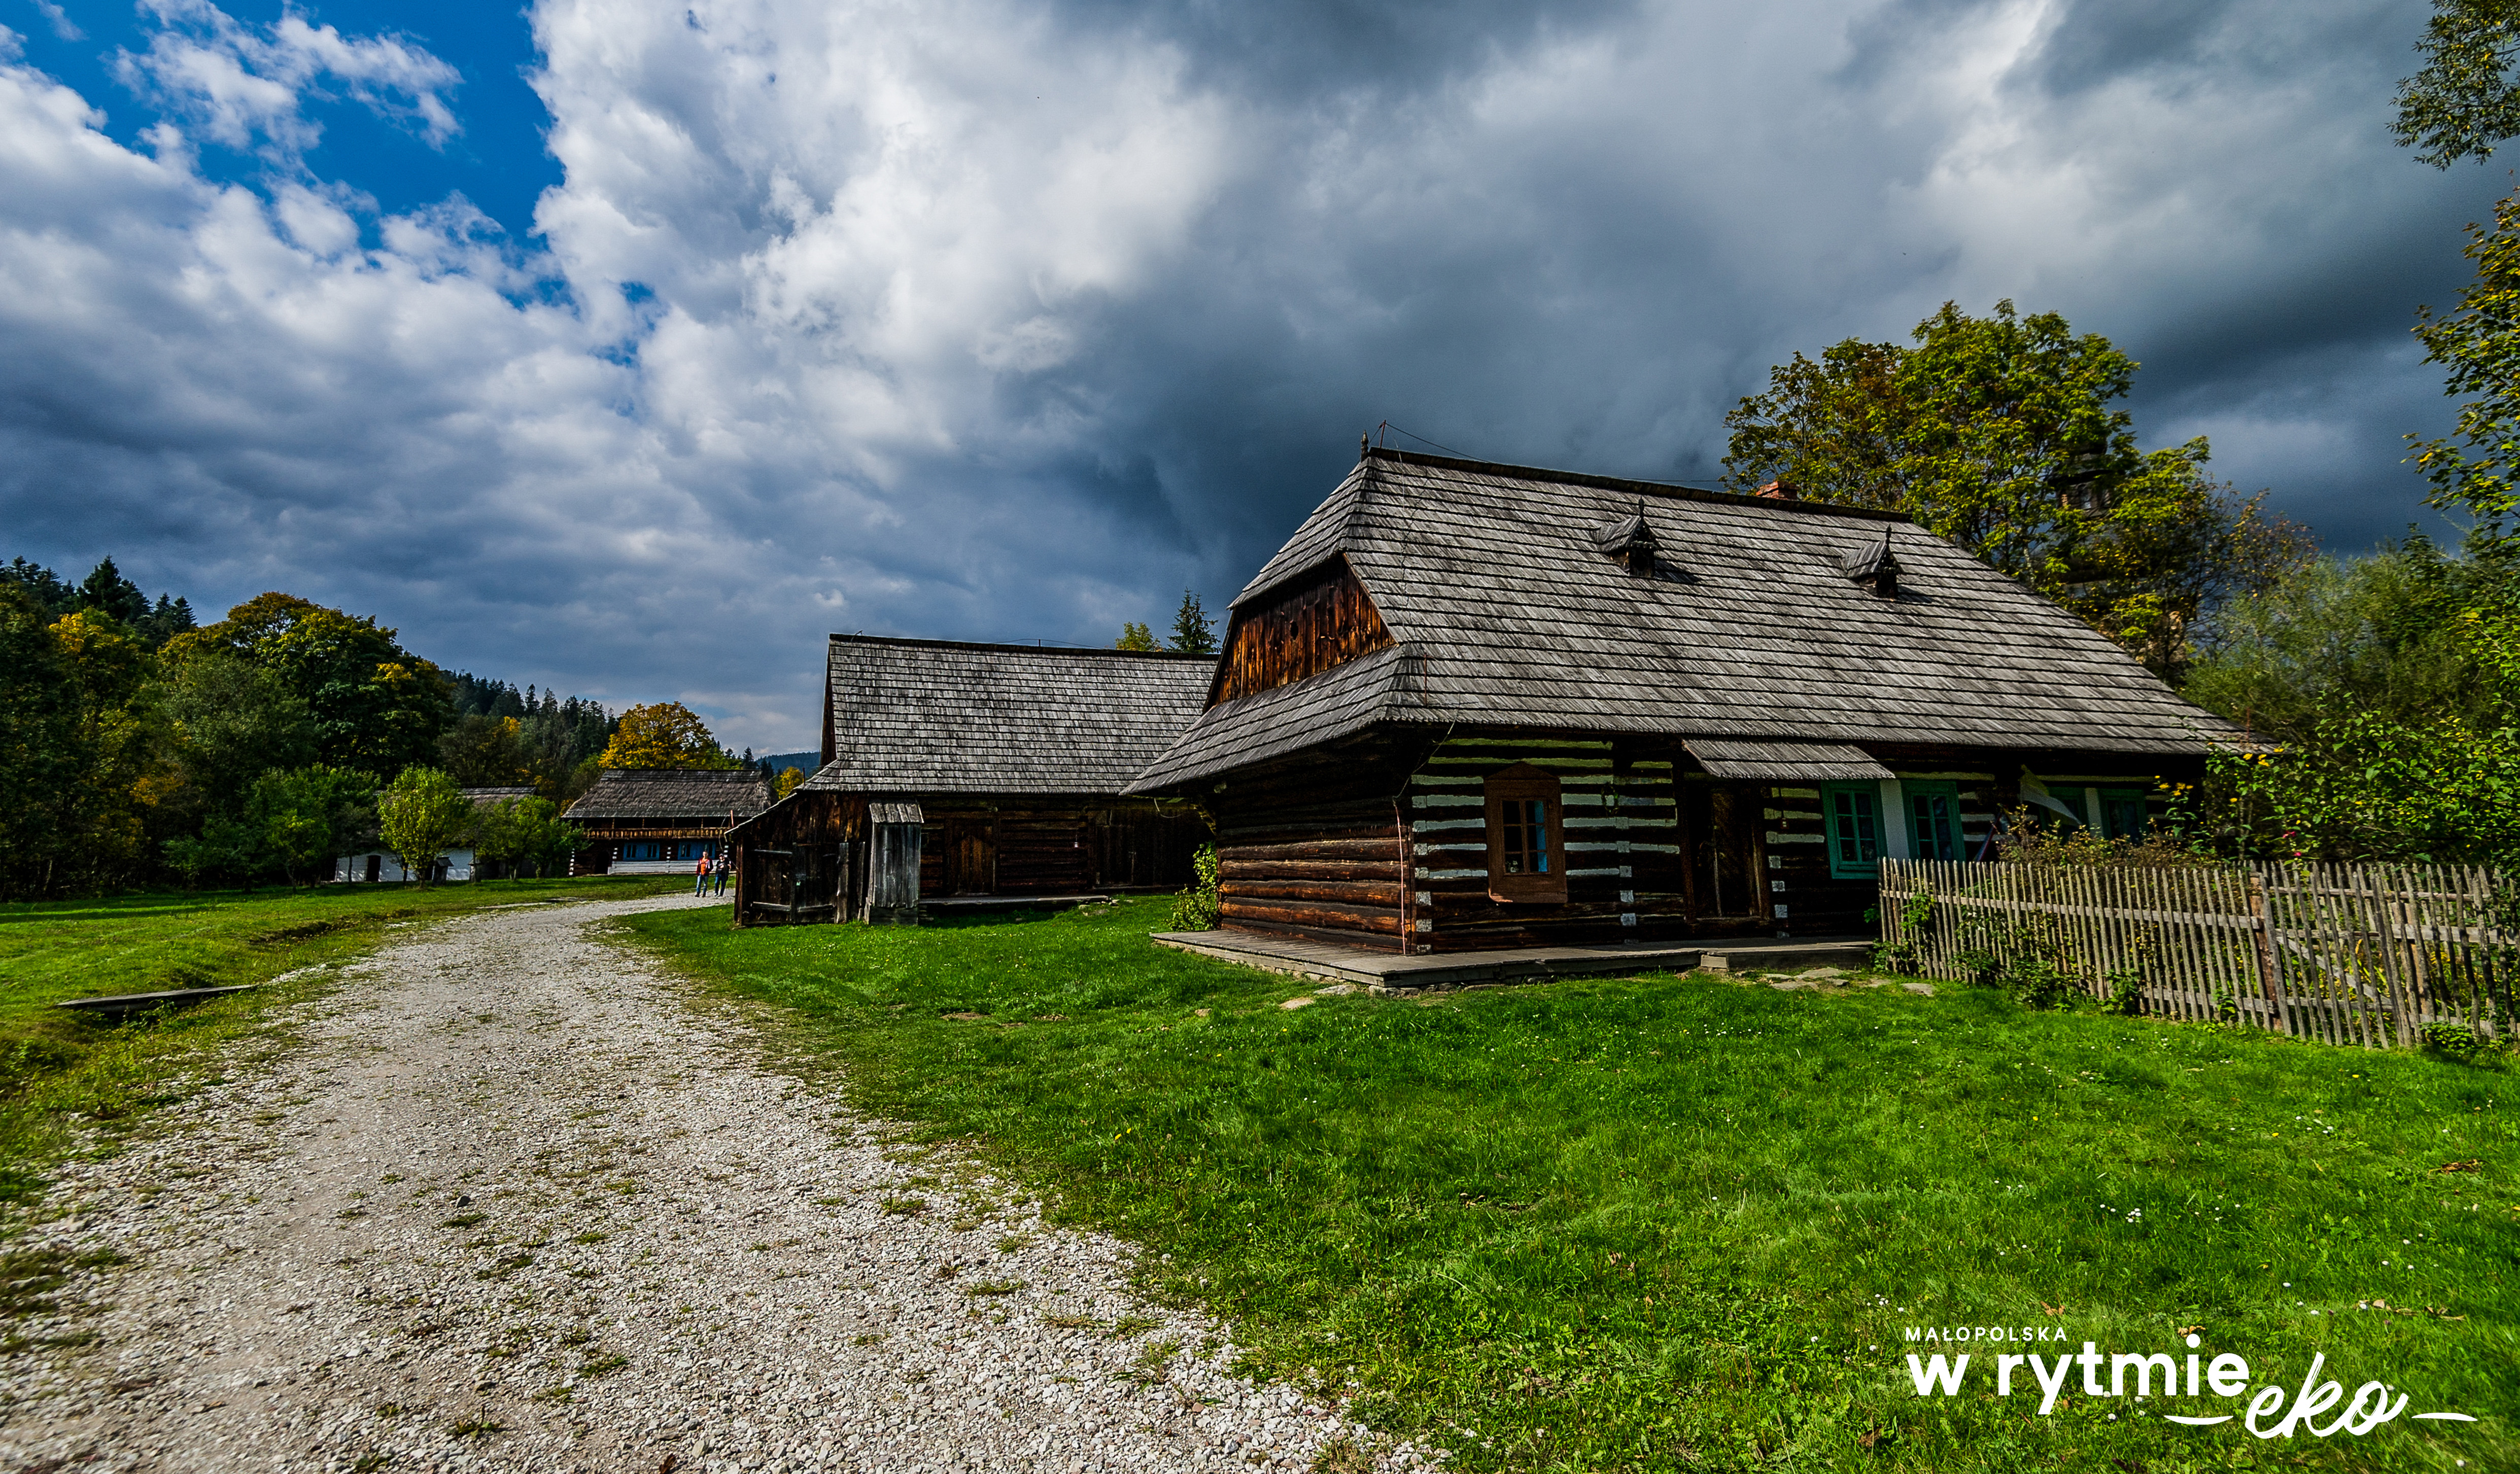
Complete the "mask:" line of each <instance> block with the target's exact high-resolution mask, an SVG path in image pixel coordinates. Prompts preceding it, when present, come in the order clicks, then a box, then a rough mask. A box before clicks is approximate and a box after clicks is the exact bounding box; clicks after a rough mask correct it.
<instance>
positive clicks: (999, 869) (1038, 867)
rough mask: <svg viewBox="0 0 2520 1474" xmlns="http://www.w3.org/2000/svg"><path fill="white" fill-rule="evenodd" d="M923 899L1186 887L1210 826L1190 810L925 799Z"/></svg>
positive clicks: (1122, 802)
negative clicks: (1194, 857)
mask: <svg viewBox="0 0 2520 1474" xmlns="http://www.w3.org/2000/svg"><path fill="white" fill-rule="evenodd" d="M919 802H920V807H921V809H922V811H923V812H924V814H925V816H926V830H927V832H926V836H925V837H926V843H925V848H924V849H923V850H922V852H921V856H920V874H919V890H920V894H921V895H922V896H1057V895H1079V894H1084V893H1087V892H1101V891H1112V890H1179V889H1180V888H1182V887H1183V886H1186V885H1188V884H1190V883H1191V881H1192V880H1193V878H1194V875H1195V872H1194V871H1193V868H1192V857H1193V855H1195V854H1196V853H1197V850H1198V847H1199V846H1200V845H1202V844H1205V843H1206V842H1207V839H1208V832H1207V825H1206V823H1205V821H1203V820H1201V819H1200V818H1199V817H1198V815H1197V814H1196V813H1195V812H1194V811H1193V810H1191V809H1190V808H1188V807H1187V806H1185V805H1182V804H1177V803H1176V804H1164V805H1157V804H1155V803H1154V802H1152V801H1151V800H1146V799H1101V800H1097V801H1093V802H1089V803H1084V804H1076V805H1051V804H1044V803H1042V802H1041V801H1039V800H1037V799H1036V800H1023V799H1006V800H992V799H988V798H977V797H966V796H962V795H921V796H920V799H919Z"/></svg>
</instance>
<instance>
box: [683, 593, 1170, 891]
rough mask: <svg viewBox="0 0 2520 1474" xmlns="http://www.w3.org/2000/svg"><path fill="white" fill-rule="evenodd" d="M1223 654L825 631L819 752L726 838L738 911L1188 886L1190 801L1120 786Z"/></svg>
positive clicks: (1160, 744)
mask: <svg viewBox="0 0 2520 1474" xmlns="http://www.w3.org/2000/svg"><path fill="white" fill-rule="evenodd" d="M1215 668H1216V662H1215V661H1214V660H1213V659H1212V658H1209V657H1206V656H1198V655H1182V654H1174V653H1170V652H1161V651H1151V652H1141V651H1131V650H1103V649H1072V648H1051V647H1041V646H1029V645H973V644H966V643H962V642H956V641H945V640H889V639H877V638H873V637H869V636H863V635H834V636H832V644H831V653H830V664H829V677H828V680H827V682H826V685H825V693H824V707H823V766H822V767H821V769H820V770H818V771H817V772H816V773H815V774H814V776H813V777H812V778H810V779H807V780H806V781H805V782H803V783H801V784H799V785H798V786H797V787H796V789H795V791H793V792H791V793H790V794H788V796H787V798H786V799H784V800H782V801H781V802H779V803H778V804H776V805H774V806H772V807H771V808H770V809H768V810H767V811H765V812H764V813H762V814H761V815H760V816H759V817H757V818H755V819H753V820H751V821H749V822H747V823H746V824H744V825H742V826H739V827H738V829H737V830H736V832H735V833H734V835H733V836H731V837H732V839H733V842H734V848H733V854H734V856H735V860H736V863H737V871H736V881H737V886H738V891H739V895H740V897H741V900H740V902H739V904H738V906H737V908H736V924H738V925H740V926H741V925H750V924H755V923H759V922H767V921H802V920H833V919H840V918H845V917H849V916H857V917H862V918H868V919H877V920H909V919H915V918H916V917H917V916H918V915H919V914H920V913H921V912H922V909H924V908H927V907H930V906H933V905H935V904H938V903H943V904H946V905H955V904H966V905H979V904H986V903H988V902H990V901H992V900H995V899H1001V898H1013V897H1027V898H1042V897H1057V896H1081V895H1091V894H1108V893H1110V892H1113V891H1118V890H1149V889H1160V890H1171V889H1178V888H1180V887H1181V886H1184V885H1187V884H1189V883H1190V881H1191V879H1192V878H1193V871H1192V866H1191V860H1192V856H1193V853H1194V852H1195V851H1196V850H1197V848H1198V846H1199V845H1201V844H1203V843H1205V842H1206V840H1207V837H1208V830H1207V826H1206V822H1205V820H1204V819H1203V817H1202V816H1201V815H1200V814H1199V813H1198V811H1197V809H1196V807H1195V806H1194V805H1191V804H1186V803H1183V802H1181V801H1179V800H1173V799H1161V798H1156V797H1152V796H1138V797H1131V796H1124V795H1123V794H1122V792H1121V790H1122V789H1123V788H1125V787H1127V786H1128V784H1129V782H1131V780H1133V779H1134V778H1135V777H1136V776H1137V774H1138V773H1139V772H1140V771H1141V770H1142V769H1144V768H1145V767H1146V765H1147V764H1148V763H1149V762H1151V761H1152V760H1153V759H1154V758H1155V757H1156V755H1158V754H1159V753H1161V752H1162V751H1163V750H1164V748H1165V746H1166V745H1167V744H1168V743H1170V742H1171V741H1172V739H1173V737H1175V736H1177V735H1178V734H1179V733H1180V732H1181V730H1182V729H1183V728H1185V727H1187V726H1189V725H1190V723H1191V721H1192V720H1193V718H1195V717H1196V716H1197V715H1198V712H1199V707H1200V703H1201V702H1202V701H1203V700H1204V698H1205V696H1206V692H1207V689H1208V685H1209V681H1210V678H1211V677H1212V676H1213V674H1214V672H1215ZM903 826H909V828H908V831H907V832H904V830H903ZM878 829H885V830H889V833H887V834H884V835H882V836H880V837H882V838H883V839H884V842H883V843H881V844H877V842H876V841H877V838H878V837H879V835H878ZM905 863H908V864H912V865H915V866H916V872H915V874H904V873H902V871H901V870H900V867H901V866H902V865H903V864H905Z"/></svg>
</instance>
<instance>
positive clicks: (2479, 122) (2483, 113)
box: [2392, 0, 2520, 169]
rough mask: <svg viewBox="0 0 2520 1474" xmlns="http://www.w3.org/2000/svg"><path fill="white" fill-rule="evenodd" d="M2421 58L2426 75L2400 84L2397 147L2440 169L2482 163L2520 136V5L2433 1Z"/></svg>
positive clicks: (2517, 0)
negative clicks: (2519, 79)
mask: <svg viewBox="0 0 2520 1474" xmlns="http://www.w3.org/2000/svg"><path fill="white" fill-rule="evenodd" d="M2415 51H2416V53H2417V54H2418V55H2420V56H2421V57H2422V58H2423V59H2424V65H2423V67H2422V68H2421V69H2420V70H2418V71H2416V73H2415V74H2414V75H2413V76H2410V77H2408V78H2407V79H2406V80H2405V81H2403V82H2400V83H2399V84H2398V120H2397V122H2396V124H2395V126H2394V127H2393V129H2392V131H2393V132H2395V133H2396V134H2397V137H2398V142H2399V143H2401V144H2403V145H2405V146H2406V147H2408V148H2409V149H2413V150H2416V151H2417V152H2416V155H2415V156H2416V157H2418V158H2420V159H2422V160H2423V161H2424V162H2426V163H2428V164H2432V165H2434V166H2436V167H2438V168H2444V169H2447V168H2449V167H2450V166H2451V165H2452V164H2453V163H2456V162H2458V161H2459V160H2460V159H2462V158H2473V159H2475V160H2476V161H2477V162H2479V163H2483V162H2484V161H2485V160H2486V159H2487V158H2489V157H2491V156H2493V154H2494V150H2495V146H2496V145H2498V144H2499V143H2501V142H2502V141H2503V140H2504V139H2506V138H2509V137H2511V136H2512V135H2513V134H2515V133H2520V84H2515V82H2514V72H2515V70H2520V0H2433V18H2432V22H2431V23H2430V24H2428V25H2426V26H2425V27H2424V38H2423V39H2422V40H2421V41H2419V42H2417V43H2416V45H2415Z"/></svg>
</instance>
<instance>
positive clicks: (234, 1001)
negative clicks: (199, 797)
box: [0, 876, 691, 1198]
mask: <svg viewBox="0 0 2520 1474" xmlns="http://www.w3.org/2000/svg"><path fill="white" fill-rule="evenodd" d="M690 885H691V881H690V880H688V879H682V880H676V879H675V878H674V877H672V876H637V877H624V878H622V879H618V880H615V879H611V878H609V877H601V876H598V877H587V878H582V879H571V880H491V881H484V882H481V883H479V884H471V883H467V884H456V885H437V886H430V887H428V888H426V889H423V888H420V887H417V886H402V885H328V886H323V887H320V888H316V889H311V890H262V891H253V892H225V893H211V894H203V895H184V894H168V895H140V896H118V897H113V898H112V899H107V900H97V901H70V902H60V903H39V904H27V905H0V1198H23V1197H26V1196H28V1195H29V1194H31V1193H32V1192H33V1191H34V1190H35V1189H36V1187H37V1186H38V1185H39V1184H40V1181H41V1177H40V1174H41V1171H42V1167H43V1164H44V1163H45V1162H46V1161H47V1160H50V1159H52V1158H53V1157H54V1156H55V1155H56V1154H58V1153H59V1152H60V1151H61V1150H62V1149H64V1147H65V1146H66V1145H67V1143H68V1142H70V1141H71V1140H73V1139H75V1136H76V1132H77V1130H78V1129H79V1128H80V1127H83V1126H88V1125H95V1124H103V1125H106V1126H107V1127H108V1128H109V1129H111V1128H112V1127H113V1126H116V1125H119V1124H122V1123H128V1122H132V1121H135V1120H137V1119H138V1118H139V1117H140V1116H142V1115H143V1114H145V1112H146V1111H147V1109H148V1107H150V1106H152V1105H156V1104H162V1103H164V1101H165V1100H166V1099H168V1098H170V1097H169V1096H168V1095H167V1094H165V1093H166V1092H167V1091H168V1090H169V1089H170V1088H171V1083H172V1081H173V1079H174V1077H175V1076H177V1075H179V1074H181V1073H182V1072H184V1071H185V1070H186V1069H188V1068H192V1067H194V1066H197V1065H199V1064H201V1063H202V1062H203V1060H204V1059H206V1057H207V1053H208V1051H210V1050H216V1049H219V1048H221V1047H223V1046H226V1045H228V1044H230V1043H231V1042H233V1041H235V1040H237V1039H239V1038H241V1037H242V1036H244V1035H247V1034H249V1033H253V1032H256V1031H258V1030H259V1029H260V1028H261V1026H262V1024H263V1020H264V1019H265V1018H266V1017H267V1016H269V1015H270V1014H272V1013H273V1012H275V1011H276V1010H278V1009H281V1008H285V1007H287V1006H288V1005H292V1004H294V1003H297V1002H299V1001H301V1000H303V999H305V998H307V997H309V996H311V995H313V994H314V993H315V992H317V991H319V990H320V989H322V988H325V987H327V986H329V985H330V973H329V971H328V970H326V969H323V968H321V967H320V965H319V964H321V963H325V962H333V961H338V960H343V959H345V958H349V957H352V956H354V955H356V954H359V953H362V952H365V951H367V950H369V949H370V948H372V947H374V946H376V945H377V943H378V942H379V941H381V940H382V938H383V937H384V936H385V935H386V929H387V928H388V927H389V926H392V925H395V924H400V923H412V922H419V921H424V920H427V919H430V918H432V917H438V916H455V915H459V914H462V913H465V912H471V911H478V910H480V909H481V908H483V907H485V906H498V905H503V904H508V903H516V902H532V901H537V900H541V899H544V898H552V899H558V900H567V901H577V900H593V899H598V898H607V899H608V898H614V897H625V896H643V895H651V894H658V893H662V892H666V891H672V890H678V889H688V888H689V887H690ZM305 969H314V970H305ZM291 973H294V974H296V975H295V976H291V977H287V978H286V980H285V981H283V982H281V983H280V984H279V985H278V986H276V987H266V988H258V989H256V990H255V991H253V992H251V993H240V994H233V995H231V996H229V997H227V998H223V999H213V1000H211V1001H209V1002H207V1003H203V1004H199V1005H194V1006H192V1007H189V1008H180V1009H166V1010H161V1011H159V1012H157V1013H154V1014H149V1015H144V1016H142V1017H139V1018H135V1019H132V1020H130V1021H128V1022H124V1023H120V1024H116V1023H113V1022H112V1021H111V1020H108V1019H104V1018H100V1017H97V1016H95V1015H91V1014H84V1013H80V1012H77V1011H74V1010H71V1009H67V1008H56V1007H54V1006H53V1005H55V1004H57V1003H59V1002H61V1001H62V1000H64V999H70V998H91V997H99V996H106V995H112V994H122V993H154V992H160V991H164V990H168V989H175V988H213V987H222V986H225V985H227V984H230V983H266V982H269V981H270V980H271V979H273V978H278V977H282V976H283V975H284V974H291Z"/></svg>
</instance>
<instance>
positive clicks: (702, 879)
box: [692, 850, 709, 896]
mask: <svg viewBox="0 0 2520 1474" xmlns="http://www.w3.org/2000/svg"><path fill="white" fill-rule="evenodd" d="M708 882H709V857H708V851H706V850H702V851H701V852H700V863H699V867H698V869H697V870H695V871H692V894H693V895H695V896H705V895H707V894H708Z"/></svg>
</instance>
